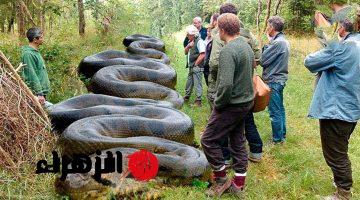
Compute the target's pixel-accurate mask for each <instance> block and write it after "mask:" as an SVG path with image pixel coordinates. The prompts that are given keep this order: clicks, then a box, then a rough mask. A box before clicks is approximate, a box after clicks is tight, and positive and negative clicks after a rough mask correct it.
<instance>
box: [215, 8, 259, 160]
mask: <svg viewBox="0 0 360 200" xmlns="http://www.w3.org/2000/svg"><path fill="white" fill-rule="evenodd" d="M225 13H231V14H234V15H237V14H238V9H237V8H236V6H235V5H234V4H232V3H225V4H224V5H222V6H221V7H220V14H225ZM212 22H213V23H212V24H213V25H214V27H215V28H214V29H213V31H212V33H211V34H212V37H213V44H212V51H211V55H210V60H209V66H210V76H209V87H208V101H209V105H210V108H211V110H212V109H213V102H214V99H215V95H216V91H217V86H216V83H217V75H218V68H219V66H220V65H219V64H220V63H219V53H220V51H221V49H222V48H223V47H224V45H225V43H224V42H223V41H222V40H221V39H220V37H219V33H218V32H219V30H218V27H217V20H215V19H214V20H212ZM240 37H241V38H242V39H243V40H244V41H246V42H247V43H248V44H249V45H250V47H251V48H252V51H253V53H254V62H253V63H254V65H253V66H256V65H257V63H258V62H259V60H260V57H261V50H260V47H259V45H258V42H257V41H256V39H255V37H254V36H253V34H252V33H251V32H250V31H249V30H247V29H245V28H244V27H243V26H242V24H241V21H240ZM245 136H246V140H247V141H248V143H249V147H250V153H249V160H250V161H253V162H260V161H261V159H262V147H263V142H262V139H261V137H260V134H259V132H258V129H257V127H256V124H255V120H254V115H253V113H252V112H249V113H248V115H247V116H246V117H245ZM222 145H223V154H224V158H225V160H226V165H227V166H230V165H231V155H230V152H229V148H228V138H223V144H222Z"/></svg>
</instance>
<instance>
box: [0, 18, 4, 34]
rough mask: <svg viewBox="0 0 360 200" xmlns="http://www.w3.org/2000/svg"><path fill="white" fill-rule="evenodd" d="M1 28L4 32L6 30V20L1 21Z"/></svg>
mask: <svg viewBox="0 0 360 200" xmlns="http://www.w3.org/2000/svg"><path fill="white" fill-rule="evenodd" d="M0 29H1V32H2V33H4V32H5V20H4V21H1V22H0Z"/></svg>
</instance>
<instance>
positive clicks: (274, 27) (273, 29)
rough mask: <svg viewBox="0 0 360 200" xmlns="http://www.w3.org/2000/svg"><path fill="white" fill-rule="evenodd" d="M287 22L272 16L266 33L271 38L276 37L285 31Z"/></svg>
mask: <svg viewBox="0 0 360 200" xmlns="http://www.w3.org/2000/svg"><path fill="white" fill-rule="evenodd" d="M284 26H285V20H284V19H283V18H281V17H279V16H272V17H270V18H269V19H268V24H267V27H266V33H267V34H268V35H269V36H270V37H274V36H275V35H276V34H277V33H279V32H282V31H283V30H284Z"/></svg>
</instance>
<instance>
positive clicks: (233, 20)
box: [218, 13, 240, 36]
mask: <svg viewBox="0 0 360 200" xmlns="http://www.w3.org/2000/svg"><path fill="white" fill-rule="evenodd" d="M218 27H219V29H220V30H223V31H224V32H225V33H226V34H227V35H229V36H235V35H238V34H239V31H240V20H239V18H238V17H237V16H236V15H234V14H232V13H225V14H222V15H220V16H219V18H218Z"/></svg>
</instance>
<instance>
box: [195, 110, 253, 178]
mask: <svg viewBox="0 0 360 200" xmlns="http://www.w3.org/2000/svg"><path fill="white" fill-rule="evenodd" d="M252 106H253V104H252V103H251V104H250V105H248V106H244V107H226V108H224V109H222V110H221V111H219V110H216V109H214V110H213V111H212V113H211V116H210V120H209V122H208V124H207V126H206V129H205V131H204V133H203V135H202V137H201V145H202V147H203V150H204V153H205V156H206V158H207V160H208V162H209V163H210V166H211V167H212V168H213V170H220V169H221V168H222V167H223V166H225V159H224V157H223V153H222V141H223V138H229V141H230V145H229V149H230V151H231V155H232V157H233V169H234V171H235V172H236V173H245V172H246V168H247V164H248V163H247V162H248V159H247V152H246V147H245V141H246V140H245V133H244V131H245V123H244V118H245V116H246V115H247V113H248V112H249V111H250V109H251V108H252Z"/></svg>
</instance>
